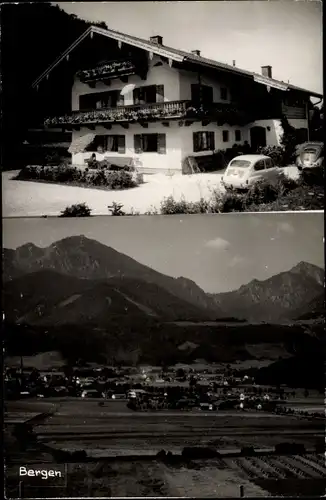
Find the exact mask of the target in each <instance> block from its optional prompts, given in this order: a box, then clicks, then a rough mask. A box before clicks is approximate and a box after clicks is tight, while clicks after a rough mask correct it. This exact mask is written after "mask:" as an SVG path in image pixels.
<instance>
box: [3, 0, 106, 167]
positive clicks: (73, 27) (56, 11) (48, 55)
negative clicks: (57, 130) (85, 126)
mask: <svg viewBox="0 0 326 500" xmlns="http://www.w3.org/2000/svg"><path fill="white" fill-rule="evenodd" d="M90 24H91V23H89V22H87V21H84V20H82V19H79V18H78V17H77V16H75V15H70V14H68V13H66V12H65V11H63V10H62V9H60V7H58V6H57V5H51V3H50V2H35V3H32V2H29V3H27V2H26V3H23V2H21V3H9V2H8V3H6V4H2V5H1V42H2V43H1V70H2V74H1V76H2V82H1V83H2V92H3V99H2V103H1V104H2V130H1V134H2V137H1V138H2V141H1V143H2V150H1V157H2V158H1V161H2V166H5V167H7V168H13V167H15V165H13V164H12V162H13V159H12V152H13V151H14V152H15V155H14V156H15V163H16V164H17V162H18V163H20V162H22V161H24V158H23V156H24V154H25V151H24V149H23V146H22V143H23V141H24V139H26V131H27V130H28V128H30V127H32V126H33V125H35V123H34V119H36V118H38V119H39V118H42V119H43V118H45V116H43V114H45V115H47V114H48V109H46V106H45V107H44V106H43V105H42V106H39V105H38V102H37V100H35V99H34V95H35V94H34V92H32V90H31V85H32V83H33V81H34V80H35V79H36V78H37V77H38V76H39V75H40V74H41V73H42V72H43V71H44V70H45V69H46V68H47V67H48V66H49V65H50V64H51V63H52V62H53V61H54V60H55V59H56V58H57V57H58V55H60V54H62V53H63V52H64V51H65V50H66V49H67V47H69V46H70V45H71V44H72V43H73V42H74V41H75V40H76V39H77V38H79V37H80V35H81V34H82V33H83V32H84V31H86V29H87V28H88V27H89V26H90ZM92 24H94V25H97V26H100V27H101V28H106V25H105V23H104V22H100V23H92ZM33 54H37V57H34V56H33ZM64 80H65V79H63V85H66V82H64ZM69 86H70V82H67V96H66V97H67V102H68V101H70V100H71V97H70V87H69ZM51 95H52V96H53V98H52V103H51V102H50V101H51V100H48V101H49V102H47V106H50V107H52V105H53V104H54V106H56V105H57V103H58V102H59V101H60V99H61V100H62V96H60V98H59V96H57V97H56V95H55V92H53V94H51ZM36 125H38V123H37V124H36Z"/></svg>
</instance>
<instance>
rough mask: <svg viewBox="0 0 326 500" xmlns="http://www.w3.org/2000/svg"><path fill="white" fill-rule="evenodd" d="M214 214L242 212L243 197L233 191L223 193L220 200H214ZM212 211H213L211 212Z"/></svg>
mask: <svg viewBox="0 0 326 500" xmlns="http://www.w3.org/2000/svg"><path fill="white" fill-rule="evenodd" d="M214 206H215V210H214V211H215V212H220V213H225V214H226V213H229V212H242V211H243V210H244V206H245V205H244V196H243V195H239V194H237V193H236V192H235V191H229V192H226V193H224V194H223V195H222V196H221V197H220V199H218V198H215V204H214ZM212 211H213V210H212Z"/></svg>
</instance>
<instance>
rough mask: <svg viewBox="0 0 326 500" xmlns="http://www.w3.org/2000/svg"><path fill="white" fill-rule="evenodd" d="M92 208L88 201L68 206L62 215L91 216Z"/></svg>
mask: <svg viewBox="0 0 326 500" xmlns="http://www.w3.org/2000/svg"><path fill="white" fill-rule="evenodd" d="M91 212H92V210H91V209H90V208H89V207H88V206H87V205H86V203H79V204H77V205H71V206H70V207H66V208H65V209H64V210H63V211H62V212H61V215H60V217H90V216H91Z"/></svg>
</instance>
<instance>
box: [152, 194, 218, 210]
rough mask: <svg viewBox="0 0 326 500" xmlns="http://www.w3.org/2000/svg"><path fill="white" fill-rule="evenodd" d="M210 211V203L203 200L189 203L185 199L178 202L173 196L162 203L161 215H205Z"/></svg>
mask: <svg viewBox="0 0 326 500" xmlns="http://www.w3.org/2000/svg"><path fill="white" fill-rule="evenodd" d="M209 211H210V210H209V202H208V201H206V200H204V199H203V198H201V199H200V200H199V201H198V202H187V201H186V200H185V199H184V198H181V200H180V201H176V200H175V199H174V198H173V196H168V197H167V198H164V199H163V201H162V202H161V213H162V214H163V215H173V214H205V213H208V212H209Z"/></svg>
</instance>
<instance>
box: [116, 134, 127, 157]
mask: <svg viewBox="0 0 326 500" xmlns="http://www.w3.org/2000/svg"><path fill="white" fill-rule="evenodd" d="M125 152H126V138H125V136H124V135H118V153H120V154H123V153H125Z"/></svg>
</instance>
